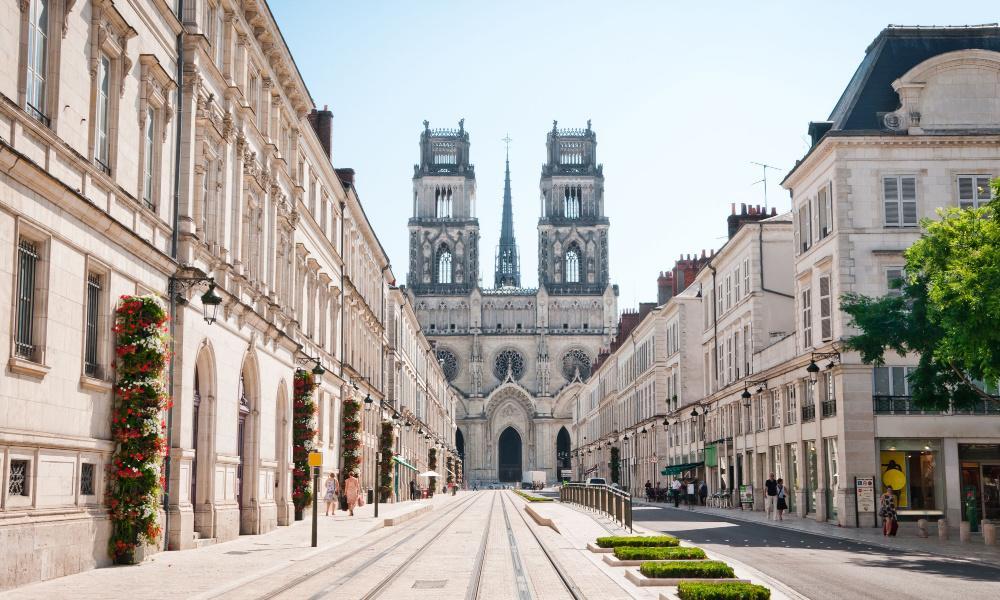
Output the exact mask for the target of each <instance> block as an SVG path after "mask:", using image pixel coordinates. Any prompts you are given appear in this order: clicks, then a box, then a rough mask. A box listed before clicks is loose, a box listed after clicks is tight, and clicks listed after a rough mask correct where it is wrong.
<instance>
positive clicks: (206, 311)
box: [169, 277, 222, 325]
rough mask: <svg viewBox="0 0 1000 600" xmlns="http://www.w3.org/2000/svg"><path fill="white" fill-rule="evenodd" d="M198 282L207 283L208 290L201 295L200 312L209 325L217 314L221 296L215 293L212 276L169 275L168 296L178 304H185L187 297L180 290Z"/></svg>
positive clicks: (213, 321)
mask: <svg viewBox="0 0 1000 600" xmlns="http://www.w3.org/2000/svg"><path fill="white" fill-rule="evenodd" d="M199 283H208V290H207V291H206V292H205V293H204V294H202V295H201V312H202V318H203V319H205V322H206V323H208V324H209V325H211V324H212V323H215V320H216V318H217V317H218V315H219V305H220V304H222V297H221V296H219V295H218V294H216V293H215V287H216V285H215V278H214V277H171V278H170V281H169V285H170V296H171V298H173V299H174V300H175V301H176V302H177V303H178V304H187V299H185V298H184V296H183V295H182V294H181V290H183V289H187V288H189V287H192V286H194V285H198V284H199Z"/></svg>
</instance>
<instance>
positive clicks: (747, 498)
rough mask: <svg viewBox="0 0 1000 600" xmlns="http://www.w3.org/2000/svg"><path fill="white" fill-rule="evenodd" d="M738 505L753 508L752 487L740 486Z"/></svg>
mask: <svg viewBox="0 0 1000 600" xmlns="http://www.w3.org/2000/svg"><path fill="white" fill-rule="evenodd" d="M740 504H742V505H744V506H753V486H752V485H741V486H740Z"/></svg>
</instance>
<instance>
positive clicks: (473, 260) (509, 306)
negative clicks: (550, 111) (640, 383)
mask: <svg viewBox="0 0 1000 600" xmlns="http://www.w3.org/2000/svg"><path fill="white" fill-rule="evenodd" d="M596 146H597V136H596V135H595V134H594V131H593V130H592V129H591V127H590V122H589V121H588V123H587V128H586V129H559V128H558V126H557V123H555V122H553V124H552V130H551V131H549V132H548V134H547V135H546V149H547V152H546V162H545V164H544V165H543V166H542V172H541V181H540V188H541V211H542V214H541V215H540V217H539V219H538V288H525V287H522V286H521V274H520V264H519V260H518V250H517V244H516V241H515V239H514V227H513V202H512V197H511V190H510V163H509V161H508V162H507V165H506V173H505V181H504V193H503V202H502V211H503V219H502V226H501V235H500V243H499V244H498V246H497V249H496V252H495V273H494V277H493V284H494V285H493V287H492V288H483V287H482V277H481V276H480V274H479V260H480V255H479V240H480V232H479V221H478V219H477V218H476V176H475V170H474V168H473V165H472V164H471V163H470V162H469V148H470V144H469V133H468V131H466V130H465V124H464V122H463V121H459V126H458V129H431V128H430V124H429V123H428V122H427V121H425V122H424V130H423V132H422V133H421V135H420V164H418V165H415V166H414V173H413V217H412V218H411V219H410V221H409V233H410V265H409V276H408V289H409V293H410V294H411V295H412V297H413V303H414V306H415V308H416V313H417V318H418V319H419V321H420V324H421V327H422V328H423V330H424V332H425V333H426V334H427V336H428V337H429V338H430V339H431V340H432V341H433V343H434V344H435V348H436V350H435V351H436V352H437V358H438V360H439V361H440V362H441V364H442V365H443V367H444V369H445V372H446V375H447V377H448V379H449V381H450V382H451V384H452V386H454V387H455V388H456V389H457V390H459V391H460V392H461V394H462V399H461V402H460V407H459V409H458V411H457V412H458V414H457V421H458V429H459V430H458V433H457V434H456V438H457V439H456V446H457V447H458V449H459V452H461V453H463V455H464V461H465V463H464V464H465V473H466V477H467V479H468V480H469V481H471V482H477V481H498V480H499V481H508V482H516V481H521V480H522V479H527V478H528V476H527V474H526V472H527V471H544V472H545V475H546V479H547V480H548V481H554V480H556V479H558V478H559V477H560V475H561V474H563V473H562V470H563V469H566V472H565V474H566V475H567V476H568V469H569V466H570V461H569V453H570V435H569V430H570V428H571V425H572V422H573V417H574V409H575V406H574V405H573V401H572V398H573V397H574V395H573V394H572V393H571V392H572V390H574V389H575V388H576V387H578V386H580V385H581V382H582V381H584V380H586V379H587V377H589V375H590V371H591V367H592V365H593V364H594V362H595V361H596V359H597V355H598V353H599V352H600V350H601V349H602V348H605V347H607V346H608V345H609V343H610V342H611V340H612V338H613V337H614V335H615V326H616V323H617V293H618V289H617V286H614V285H611V283H610V279H609V275H608V225H609V223H608V218H607V217H606V216H605V214H604V175H603V169H602V166H601V165H599V164H598V163H597V160H596Z"/></svg>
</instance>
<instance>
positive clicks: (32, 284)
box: [14, 238, 40, 360]
mask: <svg viewBox="0 0 1000 600" xmlns="http://www.w3.org/2000/svg"><path fill="white" fill-rule="evenodd" d="M39 257H40V250H39V244H38V243H37V242H34V241H32V240H28V239H26V238H21V240H20V242H19V243H18V245H17V263H18V264H17V321H16V323H15V331H14V354H16V355H17V356H20V357H21V358H26V359H28V360H36V359H37V349H38V341H37V339H36V337H37V333H36V326H35V325H36V322H37V319H38V314H37V312H38V281H37V280H38V263H39Z"/></svg>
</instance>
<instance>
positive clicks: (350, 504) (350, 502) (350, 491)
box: [344, 473, 361, 517]
mask: <svg viewBox="0 0 1000 600" xmlns="http://www.w3.org/2000/svg"><path fill="white" fill-rule="evenodd" d="M344 495H345V496H347V510H348V511H349V513H350V515H351V516H352V517H353V516H354V507H355V506H357V505H358V497H359V496H360V495H361V482H360V481H358V476H357V474H355V473H351V474H349V475H348V476H347V479H345V480H344Z"/></svg>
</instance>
